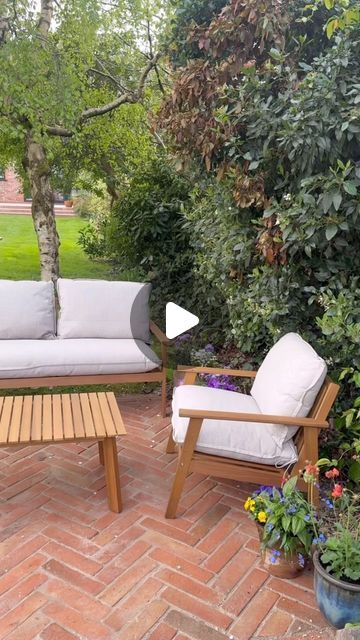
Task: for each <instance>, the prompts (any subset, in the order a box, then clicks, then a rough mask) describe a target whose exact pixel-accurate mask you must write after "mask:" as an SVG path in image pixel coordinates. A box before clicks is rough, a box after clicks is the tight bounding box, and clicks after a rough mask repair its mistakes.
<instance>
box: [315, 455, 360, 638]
mask: <svg viewBox="0 0 360 640" xmlns="http://www.w3.org/2000/svg"><path fill="white" fill-rule="evenodd" d="M333 463H335V464H337V461H330V460H328V459H322V460H319V461H318V462H317V465H316V466H317V468H320V467H322V466H325V467H329V466H330V467H332V468H330V469H328V471H326V473H325V477H326V479H327V480H328V482H329V484H330V486H329V491H328V495H326V496H324V497H323V498H322V506H323V509H321V511H320V517H319V521H318V523H315V527H316V528H317V535H316V538H315V542H316V544H317V549H316V551H315V552H314V556H313V561H314V569H315V572H314V581H315V595H316V599H317V603H318V605H319V609H320V610H321V611H322V613H323V614H324V616H325V618H326V619H327V620H328V621H329V622H330V623H331V624H332V625H333V626H334V627H336V628H337V629H342V628H343V627H344V626H345V624H347V623H356V622H359V620H360V492H359V493H357V492H356V491H352V490H351V489H350V488H347V487H345V486H344V485H343V483H342V482H341V480H340V478H341V475H340V471H339V469H338V468H337V466H334V464H333ZM310 482H312V483H314V482H315V479H314V477H313V478H312V479H310Z"/></svg>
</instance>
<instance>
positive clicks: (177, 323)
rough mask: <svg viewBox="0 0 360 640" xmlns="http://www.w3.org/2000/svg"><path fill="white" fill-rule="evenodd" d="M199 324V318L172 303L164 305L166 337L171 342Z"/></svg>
mask: <svg viewBox="0 0 360 640" xmlns="http://www.w3.org/2000/svg"><path fill="white" fill-rule="evenodd" d="M197 324H199V318H198V317H197V316H195V315H194V314H193V313H190V311H186V309H183V308H182V307H179V305H177V304H175V303H174V302H168V303H167V305H166V337H167V338H169V340H171V339H172V338H176V336H179V335H180V334H181V333H184V331H188V330H189V329H192V328H193V327H195V326H196V325H197Z"/></svg>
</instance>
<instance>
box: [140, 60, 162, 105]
mask: <svg viewBox="0 0 360 640" xmlns="http://www.w3.org/2000/svg"><path fill="white" fill-rule="evenodd" d="M159 58H160V53H159V52H158V53H156V54H155V55H154V56H153V57H152V58H151V60H150V61H149V63H148V64H147V65H146V67H145V69H144V71H143V72H142V74H141V77H140V82H139V86H138V90H137V96H138V100H141V98H142V97H143V95H144V87H145V82H146V78H147V77H148V75H149V73H150V71H151V70H152V69H153V68H154V67H156V63H157V61H158V60H159Z"/></svg>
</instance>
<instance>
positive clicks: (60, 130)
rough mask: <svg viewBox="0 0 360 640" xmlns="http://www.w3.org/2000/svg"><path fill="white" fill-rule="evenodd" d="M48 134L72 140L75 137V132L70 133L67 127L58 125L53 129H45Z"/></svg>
mask: <svg viewBox="0 0 360 640" xmlns="http://www.w3.org/2000/svg"><path fill="white" fill-rule="evenodd" d="M45 130H46V133H48V134H49V136H60V137H62V138H71V136H73V135H74V131H70V129H65V127H59V126H57V125H55V126H53V127H45Z"/></svg>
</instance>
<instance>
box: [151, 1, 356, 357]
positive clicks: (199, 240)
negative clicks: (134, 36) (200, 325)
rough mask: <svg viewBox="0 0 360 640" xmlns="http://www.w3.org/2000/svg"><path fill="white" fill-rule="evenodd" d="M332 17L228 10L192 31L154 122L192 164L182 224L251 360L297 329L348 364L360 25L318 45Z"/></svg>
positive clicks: (241, 5)
mask: <svg viewBox="0 0 360 640" xmlns="http://www.w3.org/2000/svg"><path fill="white" fill-rule="evenodd" d="M195 4H196V3H195ZM350 5H351V2H350ZM193 13H194V9H193V8H192V9H191V12H190V10H189V15H190V14H191V16H192V15H193ZM329 16H330V14H329V11H328V9H327V8H326V7H325V6H324V5H323V3H317V5H316V6H311V5H306V4H305V2H302V1H300V0H290V1H288V2H286V3H285V2H280V3H279V2H277V1H275V0H266V1H264V2H259V1H258V0H249V1H247V2H245V1H243V2H242V1H240V0H231V1H230V2H228V3H227V4H226V5H225V6H224V7H223V9H222V10H221V11H220V12H219V13H218V14H217V15H216V16H215V17H213V18H210V22H209V23H208V24H201V23H199V24H197V25H195V24H194V23H193V22H192V23H190V28H189V29H188V30H187V43H188V47H187V49H186V51H187V56H188V57H187V60H186V62H184V63H183V66H182V67H180V68H177V69H176V70H175V84H174V88H173V92H172V95H171V96H170V97H169V99H168V100H167V101H166V102H165V103H164V105H163V107H162V112H161V125H162V126H164V127H165V128H166V130H167V132H168V135H169V137H170V139H171V140H172V144H173V146H174V148H175V150H176V152H177V153H178V154H179V155H180V157H181V159H182V164H183V165H184V166H186V165H187V166H189V165H190V166H191V163H193V165H192V166H194V165H196V166H197V167H198V166H199V165H200V166H202V167H203V175H202V178H201V180H198V184H197V186H196V187H195V188H194V190H193V193H192V198H193V205H192V207H190V208H187V209H186V211H185V217H186V218H187V228H188V229H189V233H190V236H191V240H192V243H193V247H194V250H195V252H196V264H197V270H198V272H199V273H200V274H201V276H202V277H203V278H207V279H208V281H209V283H210V282H211V284H212V286H213V285H215V286H216V287H217V288H218V289H219V291H221V293H222V295H224V296H225V298H226V303H227V307H228V312H229V316H230V331H229V332H228V334H227V338H229V339H232V340H235V342H236V344H237V345H238V347H239V348H240V349H241V350H243V351H245V352H249V353H252V354H256V356H257V358H258V359H261V358H262V356H263V353H264V352H265V350H266V349H267V348H268V347H269V346H270V345H271V344H272V343H273V342H274V340H276V339H277V338H278V337H280V335H281V334H283V333H285V332H287V331H289V330H296V331H300V332H301V333H302V334H303V335H304V336H305V337H306V338H308V339H309V340H310V341H311V342H312V344H314V346H315V347H317V349H318V350H319V351H320V352H321V353H322V354H323V355H324V356H325V357H326V358H327V359H328V361H329V362H330V365H331V367H332V369H334V368H338V369H340V368H341V367H343V366H348V365H349V364H354V365H355V366H358V365H359V344H360V333H359V331H360V309H359V293H358V275H359V273H360V253H359V251H358V247H359V243H360V231H359V229H360V227H359V215H360V154H359V148H360V146H359V142H360V28H359V26H358V25H357V24H354V25H353V26H352V28H351V29H344V30H340V29H337V30H336V31H335V35H333V37H332V38H331V39H329V38H328V37H327V35H326V25H327V22H328V20H329ZM181 21H182V22H181V23H182V24H185V21H184V17H183V15H182V16H181ZM184 28H185V27H184ZM189 159H190V162H189Z"/></svg>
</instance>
